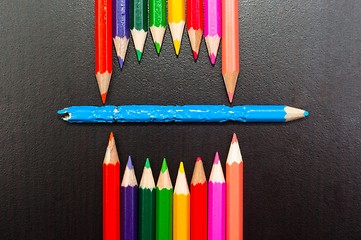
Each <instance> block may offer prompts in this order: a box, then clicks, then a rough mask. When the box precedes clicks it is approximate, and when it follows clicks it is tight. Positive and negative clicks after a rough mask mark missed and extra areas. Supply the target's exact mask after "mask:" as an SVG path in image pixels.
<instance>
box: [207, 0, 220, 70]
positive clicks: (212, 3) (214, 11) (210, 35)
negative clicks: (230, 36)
mask: <svg viewBox="0 0 361 240" xmlns="http://www.w3.org/2000/svg"><path fill="white" fill-rule="evenodd" d="M221 36H222V4H221V0H204V38H205V41H206V45H207V49H208V55H209V58H210V60H211V63H212V64H213V65H214V64H215V63H216V57H217V52H218V47H219V42H220V40H221Z"/></svg>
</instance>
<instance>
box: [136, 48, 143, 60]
mask: <svg viewBox="0 0 361 240" xmlns="http://www.w3.org/2000/svg"><path fill="white" fill-rule="evenodd" d="M136 52H137V58H138V62H140V60H141V59H142V54H143V53H142V52H141V51H139V50H137V51H136Z"/></svg>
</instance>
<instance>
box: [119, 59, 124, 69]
mask: <svg viewBox="0 0 361 240" xmlns="http://www.w3.org/2000/svg"><path fill="white" fill-rule="evenodd" d="M118 62H119V67H120V69H123V64H124V61H123V59H122V58H121V57H118Z"/></svg>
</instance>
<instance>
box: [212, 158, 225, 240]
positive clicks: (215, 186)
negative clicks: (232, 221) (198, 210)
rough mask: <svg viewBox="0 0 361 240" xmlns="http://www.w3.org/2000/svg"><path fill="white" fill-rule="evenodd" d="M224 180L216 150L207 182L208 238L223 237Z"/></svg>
mask: <svg viewBox="0 0 361 240" xmlns="http://www.w3.org/2000/svg"><path fill="white" fill-rule="evenodd" d="M225 210H226V181H225V179H224V175H223V170H222V165H221V161H220V160H219V155H218V152H217V153H216V156H215V157H214V162H213V166H212V171H211V176H210V177H209V183H208V240H224V239H225V223H226V211H225Z"/></svg>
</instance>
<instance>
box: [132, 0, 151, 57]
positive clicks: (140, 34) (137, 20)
mask: <svg viewBox="0 0 361 240" xmlns="http://www.w3.org/2000/svg"><path fill="white" fill-rule="evenodd" d="M130 31H131V33H132V38H133V42H134V47H135V51H136V53H137V59H138V61H139V62H140V60H141V59H142V55H143V49H144V44H145V40H146V38H147V33H148V0H131V1H130Z"/></svg>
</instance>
